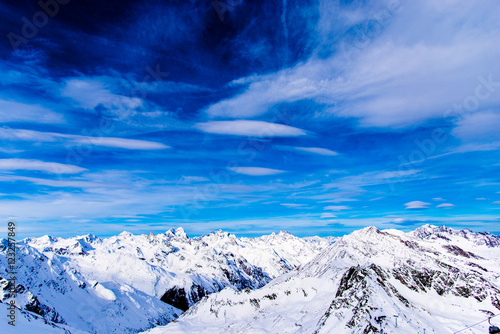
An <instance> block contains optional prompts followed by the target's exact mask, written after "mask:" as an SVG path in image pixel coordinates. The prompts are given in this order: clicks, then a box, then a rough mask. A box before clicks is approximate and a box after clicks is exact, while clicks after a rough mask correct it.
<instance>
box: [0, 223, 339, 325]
mask: <svg viewBox="0 0 500 334" xmlns="http://www.w3.org/2000/svg"><path fill="white" fill-rule="evenodd" d="M268 237H269V238H268V239H269V242H267V241H266V239H265V238H266V237H261V238H237V237H236V236H234V235H231V234H229V233H225V232H222V231H219V232H213V233H210V234H208V235H205V236H202V237H197V238H189V237H188V236H187V235H186V233H185V232H184V231H183V230H182V229H181V228H179V229H175V230H174V229H172V230H169V231H167V232H165V233H162V234H158V235H154V234H152V233H150V234H149V235H133V234H131V233H128V232H123V233H121V234H119V235H118V236H114V237H110V238H105V239H101V238H98V237H95V236H94V235H86V236H80V237H75V238H68V239H63V238H54V237H49V236H45V237H41V238H28V239H25V240H23V241H22V242H19V244H18V246H19V254H18V256H19V262H18V265H19V267H20V268H22V272H21V273H20V275H19V277H20V279H19V281H18V282H19V284H20V285H19V289H20V290H22V292H21V293H20V294H19V295H18V296H21V295H22V298H20V299H19V300H22V301H23V302H22V305H21V308H22V309H23V312H24V313H25V315H28V314H30V315H32V314H35V315H36V314H38V315H39V316H41V317H43V318H44V319H45V320H46V321H47V322H51V323H53V324H54V326H55V324H57V325H58V326H59V325H68V326H70V327H71V326H72V327H73V328H79V329H81V330H84V331H88V332H97V333H104V332H106V333H113V331H115V332H116V333H127V331H130V332H134V331H135V332H137V331H138V330H140V329H142V330H144V329H147V328H148V327H152V326H154V325H158V324H165V323H167V322H169V321H171V320H172V319H174V318H176V317H178V316H179V315H180V314H181V313H182V311H184V310H187V309H188V308H189V307H190V306H191V305H193V304H194V303H195V302H197V301H198V300H199V299H200V298H202V297H203V296H205V295H207V294H210V293H213V292H217V291H220V290H221V289H223V288H225V287H231V288H232V289H235V290H241V289H256V288H260V287H262V286H264V285H265V284H266V283H268V282H269V281H270V280H271V279H272V278H273V277H275V276H277V275H279V274H281V273H284V272H287V271H289V270H291V269H294V268H295V267H297V266H298V265H300V264H303V263H305V262H307V261H308V260H310V259H311V258H312V257H314V256H315V255H316V254H317V253H319V251H320V250H321V249H322V248H325V247H327V246H328V245H330V244H331V243H332V242H333V240H331V239H322V238H311V239H310V241H309V240H303V239H301V238H297V237H294V236H292V235H290V234H288V233H284V232H282V233H279V234H276V235H272V236H268ZM271 240H272V242H271ZM2 242H3V243H5V241H2ZM1 247H2V248H0V277H5V276H6V275H5V268H6V261H7V260H6V249H5V245H4V246H1ZM302 261H303V262H302ZM0 284H3V285H2V287H3V291H4V292H5V293H4V295H3V297H2V299H1V300H4V301H5V300H7V299H8V297H9V296H8V295H7V294H6V291H8V290H9V289H8V287H7V281H5V280H4V279H3V281H2V280H0ZM69 305H71V307H69ZM136 313H138V314H139V316H136V315H135V314H136ZM108 316H109V317H110V318H112V319H113V320H109V321H108V320H107V317H108ZM122 318H124V319H122ZM131 319H133V320H131ZM54 328H55V327H54Z"/></svg>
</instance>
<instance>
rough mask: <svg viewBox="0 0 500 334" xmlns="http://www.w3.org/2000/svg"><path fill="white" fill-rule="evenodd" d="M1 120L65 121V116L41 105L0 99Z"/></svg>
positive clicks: (4, 121) (55, 122) (5, 121)
mask: <svg viewBox="0 0 500 334" xmlns="http://www.w3.org/2000/svg"><path fill="white" fill-rule="evenodd" d="M0 122H2V123H9V122H31V123H53V124H57V123H64V117H63V115H61V114H58V113H55V112H53V111H52V110H50V109H47V108H45V107H42V106H40V105H32V104H25V103H21V102H15V101H6V100H2V99H0Z"/></svg>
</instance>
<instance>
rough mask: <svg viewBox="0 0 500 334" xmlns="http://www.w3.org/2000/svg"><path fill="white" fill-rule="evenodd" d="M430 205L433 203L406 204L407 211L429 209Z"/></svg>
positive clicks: (414, 202) (416, 202)
mask: <svg viewBox="0 0 500 334" xmlns="http://www.w3.org/2000/svg"><path fill="white" fill-rule="evenodd" d="M429 205H431V203H426V202H422V201H412V202H408V203H405V206H406V209H407V210H421V209H428V208H429V207H428V206H429Z"/></svg>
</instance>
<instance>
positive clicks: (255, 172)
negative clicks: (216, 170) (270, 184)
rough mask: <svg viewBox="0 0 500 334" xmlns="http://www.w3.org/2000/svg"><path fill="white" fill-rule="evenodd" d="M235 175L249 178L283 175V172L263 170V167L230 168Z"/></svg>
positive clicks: (269, 169)
mask: <svg viewBox="0 0 500 334" xmlns="http://www.w3.org/2000/svg"><path fill="white" fill-rule="evenodd" d="M229 169H230V170H232V171H233V172H235V173H238V174H243V175H250V176H265V175H275V174H281V173H284V172H285V171H284V170H279V169H271V168H263V167H230V168H229Z"/></svg>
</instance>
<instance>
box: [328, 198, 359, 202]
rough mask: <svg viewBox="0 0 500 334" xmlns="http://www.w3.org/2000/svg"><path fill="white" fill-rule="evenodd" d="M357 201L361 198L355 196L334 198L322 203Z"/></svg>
mask: <svg viewBox="0 0 500 334" xmlns="http://www.w3.org/2000/svg"><path fill="white" fill-rule="evenodd" d="M357 201H359V200H358V199H355V198H334V199H328V200H325V201H321V203H342V202H357Z"/></svg>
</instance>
